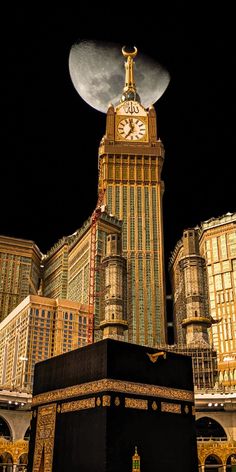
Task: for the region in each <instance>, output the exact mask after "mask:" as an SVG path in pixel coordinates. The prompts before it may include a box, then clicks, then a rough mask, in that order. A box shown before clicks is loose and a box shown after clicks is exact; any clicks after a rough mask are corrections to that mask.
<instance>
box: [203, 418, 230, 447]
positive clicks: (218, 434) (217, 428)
mask: <svg viewBox="0 0 236 472" xmlns="http://www.w3.org/2000/svg"><path fill="white" fill-rule="evenodd" d="M196 433H197V439H198V441H200V440H203V441H204V440H206V438H208V439H215V440H216V441H217V440H219V438H220V439H221V440H224V441H227V434H226V432H225V430H224V428H222V426H221V425H220V423H218V421H215V420H214V419H213V418H210V417H208V416H203V417H202V418H199V419H198V420H197V421H196Z"/></svg>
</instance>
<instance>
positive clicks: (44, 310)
mask: <svg viewBox="0 0 236 472" xmlns="http://www.w3.org/2000/svg"><path fill="white" fill-rule="evenodd" d="M88 311H89V310H88V306H85V305H82V304H80V303H77V302H73V301H71V300H62V299H52V298H46V297H40V296H38V295H29V296H28V297H26V298H25V299H24V300H23V301H22V302H21V303H20V304H19V305H18V307H17V308H15V309H14V310H13V311H12V312H11V313H10V314H9V315H8V317H7V318H6V319H5V320H3V321H2V323H1V324H0V372H1V379H0V385H1V388H2V389H6V390H16V391H17V390H18V391H19V390H23V391H28V392H31V388H32V383H33V372H34V365H35V363H36V362H39V361H41V360H44V359H48V358H49V357H53V356H56V355H59V354H62V353H64V352H68V351H71V350H72V349H76V348H78V347H81V346H84V345H86V344H88V343H91V342H92V337H91V329H90V325H91V323H92V315H91V314H89V312H88Z"/></svg>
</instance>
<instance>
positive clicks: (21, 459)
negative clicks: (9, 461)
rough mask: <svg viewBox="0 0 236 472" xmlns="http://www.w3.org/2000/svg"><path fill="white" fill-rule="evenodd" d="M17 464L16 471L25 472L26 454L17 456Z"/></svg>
mask: <svg viewBox="0 0 236 472" xmlns="http://www.w3.org/2000/svg"><path fill="white" fill-rule="evenodd" d="M18 463H19V465H18V468H17V472H26V471H27V464H28V454H26V453H24V454H21V456H20V457H19V462H18Z"/></svg>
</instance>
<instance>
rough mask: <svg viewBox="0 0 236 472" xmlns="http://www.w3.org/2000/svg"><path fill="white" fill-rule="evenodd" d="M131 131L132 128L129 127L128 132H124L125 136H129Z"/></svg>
mask: <svg viewBox="0 0 236 472" xmlns="http://www.w3.org/2000/svg"><path fill="white" fill-rule="evenodd" d="M132 131H133V128H130V129H129V131H128V133H126V135H125V137H126V138H127V136H129V134H130V133H131V132H132Z"/></svg>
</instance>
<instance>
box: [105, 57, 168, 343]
mask: <svg viewBox="0 0 236 472" xmlns="http://www.w3.org/2000/svg"><path fill="white" fill-rule="evenodd" d="M122 53H123V56H124V57H125V59H126V62H125V86H124V89H123V94H122V96H121V100H120V103H119V104H118V105H117V106H116V107H114V106H113V105H110V106H109V108H108V111H107V120H106V133H105V136H104V137H103V138H102V141H101V143H100V147H99V192H101V194H103V195H104V197H103V198H104V201H103V203H104V204H105V205H106V206H107V207H108V211H109V213H112V214H113V215H115V216H116V217H118V218H119V219H121V220H122V222H123V225H122V251H123V252H122V253H123V256H124V257H125V258H126V260H127V272H128V287H127V291H128V313H127V314H128V327H129V330H128V333H129V341H131V342H134V343H138V344H145V345H149V346H155V345H156V344H160V343H165V341H166V316H165V282H164V280H165V278H164V248H163V218H162V196H163V192H164V183H163V181H162V180H161V171H162V166H163V161H164V147H163V145H162V142H161V140H160V139H159V138H158V135H157V127H156V113H155V109H154V107H153V106H150V108H149V109H145V108H144V107H143V105H142V103H141V99H140V97H139V95H138V93H137V90H136V85H135V80H134V57H135V56H136V54H137V49H136V48H134V51H132V52H128V51H126V49H125V48H123V49H122Z"/></svg>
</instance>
